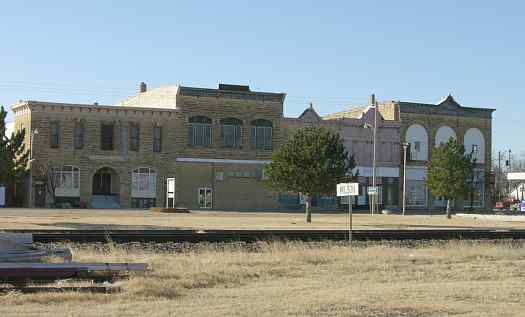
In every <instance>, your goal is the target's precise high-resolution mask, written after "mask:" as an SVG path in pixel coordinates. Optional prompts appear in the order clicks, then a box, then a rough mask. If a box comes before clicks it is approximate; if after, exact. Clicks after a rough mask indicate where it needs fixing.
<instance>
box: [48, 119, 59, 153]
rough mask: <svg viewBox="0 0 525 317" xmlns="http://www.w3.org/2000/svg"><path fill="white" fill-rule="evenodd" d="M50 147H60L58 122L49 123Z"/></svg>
mask: <svg viewBox="0 0 525 317" xmlns="http://www.w3.org/2000/svg"><path fill="white" fill-rule="evenodd" d="M50 141H51V143H50V145H51V147H52V148H58V147H59V146H60V123H59V122H58V121H53V122H51V140H50Z"/></svg>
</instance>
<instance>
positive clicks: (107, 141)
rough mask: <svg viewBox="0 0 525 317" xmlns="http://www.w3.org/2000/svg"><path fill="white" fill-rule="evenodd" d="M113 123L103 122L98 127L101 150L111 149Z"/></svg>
mask: <svg viewBox="0 0 525 317" xmlns="http://www.w3.org/2000/svg"><path fill="white" fill-rule="evenodd" d="M113 130H114V125H113V123H103V124H102V125H101V127H100V149H101V150H103V151H112V150H113V134H114V131H113Z"/></svg>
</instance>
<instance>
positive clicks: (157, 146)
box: [153, 126, 162, 153]
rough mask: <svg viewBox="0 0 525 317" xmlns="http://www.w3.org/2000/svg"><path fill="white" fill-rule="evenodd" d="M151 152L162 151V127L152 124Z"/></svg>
mask: <svg viewBox="0 0 525 317" xmlns="http://www.w3.org/2000/svg"><path fill="white" fill-rule="evenodd" d="M157 131H158V135H157ZM153 152H155V153H160V152H162V127H161V126H154V127H153Z"/></svg>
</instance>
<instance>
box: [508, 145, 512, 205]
mask: <svg viewBox="0 0 525 317" xmlns="http://www.w3.org/2000/svg"><path fill="white" fill-rule="evenodd" d="M511 154H512V152H511V150H510V149H509V171H508V172H509V173H512V161H511ZM508 182H509V194H508V197H509V198H512V197H511V194H512V192H511V186H510V183H511V181H510V180H508Z"/></svg>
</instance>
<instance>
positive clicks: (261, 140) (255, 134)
mask: <svg viewBox="0 0 525 317" xmlns="http://www.w3.org/2000/svg"><path fill="white" fill-rule="evenodd" d="M252 146H253V147H254V148H255V149H257V150H262V151H271V150H272V127H252Z"/></svg>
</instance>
